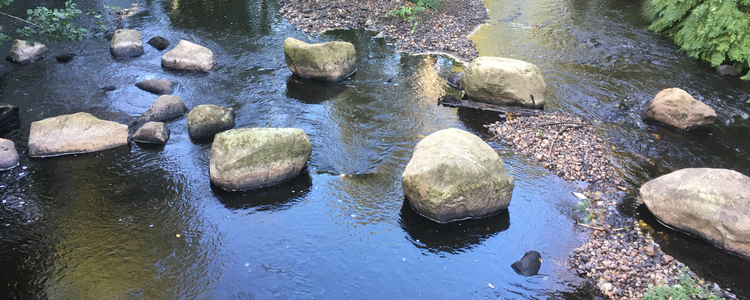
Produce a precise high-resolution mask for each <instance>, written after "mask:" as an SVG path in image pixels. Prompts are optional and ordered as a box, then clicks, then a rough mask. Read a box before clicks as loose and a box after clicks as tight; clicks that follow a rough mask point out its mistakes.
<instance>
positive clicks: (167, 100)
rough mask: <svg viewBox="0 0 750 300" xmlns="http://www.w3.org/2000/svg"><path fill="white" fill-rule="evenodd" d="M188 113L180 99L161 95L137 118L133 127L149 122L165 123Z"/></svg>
mask: <svg viewBox="0 0 750 300" xmlns="http://www.w3.org/2000/svg"><path fill="white" fill-rule="evenodd" d="M187 111H188V108H187V106H185V102H183V101H182V98H180V97H177V96H173V95H161V96H159V98H156V101H154V104H151V107H149V108H148V110H147V111H146V112H145V113H143V114H142V115H141V116H140V117H138V118H137V119H136V120H135V122H133V125H135V126H136V127H139V126H140V125H141V124H145V123H146V122H150V121H157V122H160V121H166V120H169V119H172V118H175V117H179V116H182V115H184V114H185V113H186V112H187Z"/></svg>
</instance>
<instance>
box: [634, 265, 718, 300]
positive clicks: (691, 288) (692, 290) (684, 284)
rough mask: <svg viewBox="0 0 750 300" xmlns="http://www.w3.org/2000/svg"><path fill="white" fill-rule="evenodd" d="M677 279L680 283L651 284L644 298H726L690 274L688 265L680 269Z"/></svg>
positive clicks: (679, 299)
mask: <svg viewBox="0 0 750 300" xmlns="http://www.w3.org/2000/svg"><path fill="white" fill-rule="evenodd" d="M677 281H678V282H679V284H675V285H671V286H670V285H668V284H662V285H659V286H649V287H648V288H647V289H646V293H645V294H644V295H643V300H661V299H673V300H689V299H708V300H719V299H724V298H723V297H719V296H717V295H715V294H713V293H712V292H711V290H710V289H709V288H708V287H707V286H705V285H702V284H701V283H700V282H698V281H697V280H695V279H693V277H691V276H690V269H689V268H688V267H684V268H682V270H680V275H679V277H678V279H677Z"/></svg>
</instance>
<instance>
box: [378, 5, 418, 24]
mask: <svg viewBox="0 0 750 300" xmlns="http://www.w3.org/2000/svg"><path fill="white" fill-rule="evenodd" d="M424 10H425V7H424V6H419V5H417V6H406V5H402V6H401V9H394V10H391V11H389V12H388V14H386V15H385V16H386V17H396V16H400V17H401V18H402V19H404V21H411V20H414V18H416V17H417V15H418V14H420V13H421V12H423V11H424Z"/></svg>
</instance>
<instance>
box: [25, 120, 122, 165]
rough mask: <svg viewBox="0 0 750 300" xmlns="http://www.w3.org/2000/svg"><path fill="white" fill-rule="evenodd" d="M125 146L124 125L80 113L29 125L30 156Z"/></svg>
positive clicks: (45, 155)
mask: <svg viewBox="0 0 750 300" xmlns="http://www.w3.org/2000/svg"><path fill="white" fill-rule="evenodd" d="M127 144H128V126H127V125H124V124H120V123H117V122H111V121H104V120H100V119H97V118H96V117H94V116H92V115H91V114H89V113H84V112H79V113H75V114H70V115H61V116H57V117H53V118H47V119H44V120H41V121H36V122H32V123H31V130H30V133H29V156H31V157H47V156H58V155H66V154H76V153H86V152H94V151H100V150H105V149H110V148H115V147H119V146H124V145H127Z"/></svg>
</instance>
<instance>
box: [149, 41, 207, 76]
mask: <svg viewBox="0 0 750 300" xmlns="http://www.w3.org/2000/svg"><path fill="white" fill-rule="evenodd" d="M161 66H162V67H164V68H167V69H174V70H181V71H197V72H205V73H208V72H209V71H211V69H212V68H213V67H214V66H216V59H215V58H214V53H213V52H211V50H209V49H208V48H206V47H203V46H200V45H196V44H193V43H191V42H188V41H185V40H182V41H180V42H179V43H178V44H177V46H176V47H174V49H172V50H169V52H167V53H164V55H162V56H161Z"/></svg>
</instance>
